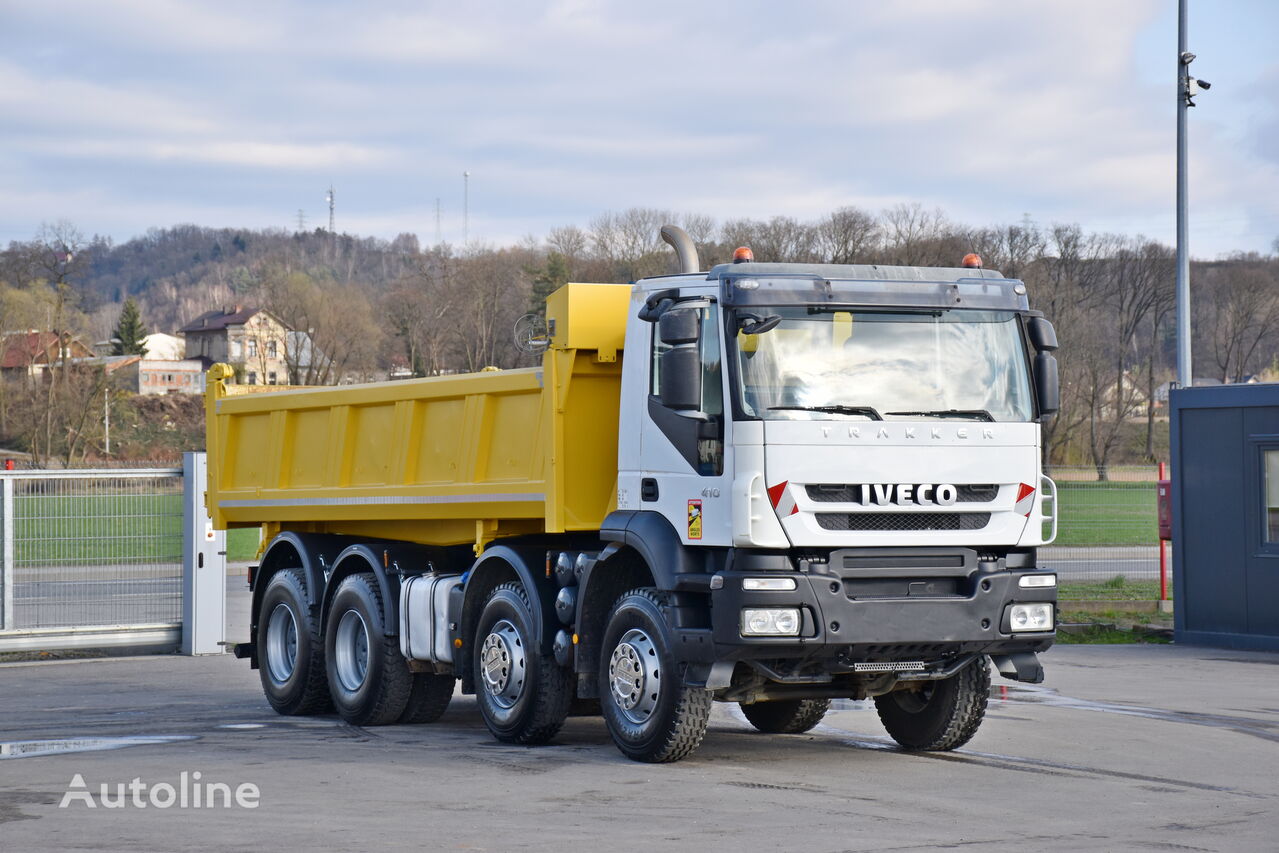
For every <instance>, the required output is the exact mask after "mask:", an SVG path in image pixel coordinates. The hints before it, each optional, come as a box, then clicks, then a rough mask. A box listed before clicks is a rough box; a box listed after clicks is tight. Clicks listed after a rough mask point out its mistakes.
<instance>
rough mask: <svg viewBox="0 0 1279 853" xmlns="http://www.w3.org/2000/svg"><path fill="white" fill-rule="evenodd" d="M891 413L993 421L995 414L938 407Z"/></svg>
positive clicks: (891, 413)
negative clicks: (929, 410)
mask: <svg viewBox="0 0 1279 853" xmlns="http://www.w3.org/2000/svg"><path fill="white" fill-rule="evenodd" d="M888 414H890V415H917V416H919V417H921V418H973V419H974V420H978V421H993V420H994V419H995V416H994V415H992V414H991V413H990V412H988V411H986V410H985V409H936V410H934V411H931V412H889V413H888Z"/></svg>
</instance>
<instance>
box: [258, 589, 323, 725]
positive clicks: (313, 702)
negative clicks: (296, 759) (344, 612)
mask: <svg viewBox="0 0 1279 853" xmlns="http://www.w3.org/2000/svg"><path fill="white" fill-rule="evenodd" d="M315 610H318V608H311V607H310V606H308V605H307V602H306V584H305V583H304V582H303V580H302V575H301V573H300V572H299V571H298V570H297V569H281V570H280V571H278V572H276V573H275V574H274V575H272V576H271V580H270V581H268V582H267V586H266V589H265V590H263V592H262V606H261V610H259V611H258V631H257V640H256V642H257V648H258V675H259V677H260V678H261V680H262V692H263V693H264V694H266V699H267V701H268V702H270V703H271V707H272V708H274V709H275V711H276V713H279V714H285V715H301V714H319V713H323V712H324V711H327V710H329V707H330V705H329V688H328V683H327V680H326V676H325V669H324V640H323V638H322V637H321V636H320V619H319V616H318V614H317V613H316V612H315Z"/></svg>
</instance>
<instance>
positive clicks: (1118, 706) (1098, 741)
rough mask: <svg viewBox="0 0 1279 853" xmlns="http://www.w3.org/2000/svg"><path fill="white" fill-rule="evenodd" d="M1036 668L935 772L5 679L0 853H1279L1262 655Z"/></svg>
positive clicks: (157, 676) (179, 692) (1268, 680)
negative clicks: (518, 735) (658, 758)
mask: <svg viewBox="0 0 1279 853" xmlns="http://www.w3.org/2000/svg"><path fill="white" fill-rule="evenodd" d="M232 589H233V590H234V592H235V594H234V596H233V597H232V600H231V602H230V603H229V606H228V616H229V621H230V622H231V623H232V625H231V626H230V630H229V634H228V636H229V637H230V638H232V639H236V638H239V637H240V636H241V635H242V634H243V632H244V631H245V628H246V617H247V608H246V606H245V602H246V599H247V596H245V595H244V594H243V592H242V589H243V579H232ZM1044 664H1045V667H1046V669H1047V674H1048V680H1047V682H1046V683H1045V684H1044V685H1041V686H1033V687H1032V686H1026V685H1018V684H1015V683H1012V682H1005V681H1002V680H1001V679H996V685H995V687H994V688H993V689H992V695H991V700H990V707H989V711H988V714H987V718H986V721H985V723H984V724H983V726H982V728H981V730H980V731H979V732H978V733H977V736H976V737H975V738H974V739H973V740H972V741H971V742H970V743H969V744H968V745H967V746H966V747H964V748H962V749H960V750H958V751H956V752H953V753H942V754H911V753H906V752H903V751H901V750H900V749H898V748H897V747H896V746H894V745H893V743H892V742H891V741H890V740H889V739H888V738H887V737H886V736H885V734H884V732H883V729H882V727H881V726H880V724H879V721H878V719H877V717H876V715H875V712H874V710H873V706H872V705H871V704H870V703H864V702H844V703H839V707H838V708H837V709H835V710H832V712H831V713H830V714H828V715H827V718H826V720H825V721H824V722H823V723H822V724H821V725H820V726H819V727H818V728H817V729H815V730H814V731H812V732H810V733H808V734H805V735H787V736H777V735H772V736H770V735H761V734H758V733H756V732H755V731H754V730H753V729H751V727H750V726H749V725H748V724H747V723H746V721H745V720H744V718H743V717H742V716H741V714H740V712H739V711H738V710H737V708H736V706H731V705H717V706H716V708H715V711H714V714H713V716H712V720H711V725H710V730H709V732H708V734H707V737H706V740H705V742H704V744H703V746H702V748H701V750H700V751H699V752H697V753H696V754H695V755H694V756H692V757H691V758H689V759H686V760H685V761H682V762H679V763H677V764H672V765H660V766H653V765H644V764H636V763H632V762H630V761H627V760H625V759H624V758H622V757H621V755H620V754H619V753H618V752H617V751H616V749H615V748H614V747H613V745H612V743H611V741H610V739H609V736H608V733H607V731H606V730H605V728H604V725H603V723H602V722H601V721H600V720H599V719H598V718H592V717H575V718H570V719H569V721H568V723H567V724H566V725H565V727H564V730H563V731H562V733H561V734H560V735H559V736H558V737H557V738H556V739H555V742H554V743H553V744H551V745H549V746H544V747H535V748H525V747H514V746H508V745H503V744H499V743H497V742H496V741H494V740H493V739H492V738H491V737H490V736H489V734H488V732H487V730H486V729H485V728H484V725H483V723H482V721H481V720H480V716H479V713H478V711H477V709H476V706H475V702H474V699H473V698H472V697H469V696H466V697H464V696H461V695H457V696H455V697H454V701H453V704H452V706H451V707H450V709H449V710H448V712H447V713H446V714H445V716H444V718H443V719H442V720H441V721H440V722H438V723H435V724H431V725H423V726H389V727H382V728H367V729H365V728H359V727H354V726H349V725H347V724H345V723H343V722H342V721H341V720H339V719H338V718H337V717H334V716H321V717H279V716H276V715H275V714H273V713H272V712H271V710H270V708H269V707H268V706H267V704H266V702H265V701H264V700H263V698H262V694H261V690H260V687H259V684H258V676H257V673H256V672H253V671H252V670H250V669H249V667H248V664H247V662H245V661H237V660H234V659H233V658H231V657H230V656H215V657H203V658H183V657H178V656H159V657H145V658H120V659H105V660H88V661H68V662H54V663H21V664H4V665H0V850H5V851H8V850H14V851H19V850H20V851H39V850H71V849H94V850H121V851H124V850H128V851H137V850H175V851H180V850H201V849H211V848H212V849H219V850H245V851H255V853H260V851H261V850H263V849H282V850H291V849H304V848H306V849H319V850H337V849H365V850H367V849H378V850H389V849H403V848H413V849H419V850H422V849H425V850H493V851H501V850H555V851H563V850H584V851H595V850H610V851H611V850H624V851H629V850H635V851H653V850H680V851H684V850H698V851H703V850H705V851H720V850H723V851H734V853H739V851H753V850H770V851H771V850H804V851H806V852H807V853H824V851H832V853H834V851H846V850H857V851H863V850H865V851H870V850H875V851H887V850H894V851H896V850H912V851H915V850H942V849H947V850H949V849H957V848H958V849H967V848H972V849H988V848H999V849H1008V850H1018V851H1039V850H1047V851H1077V850H1088V851H1093V850H1116V851H1118V850H1170V851H1171V850H1178V851H1205V850H1206V851H1240V850H1243V851H1253V850H1255V851H1271V850H1275V849H1276V848H1277V847H1279V842H1276V838H1279V809H1277V808H1276V806H1279V773H1276V772H1275V767H1276V765H1279V655H1273V654H1261V653H1242V652H1226V651H1218V650H1211V649H1195V648H1184V647H1177V646H1058V647H1056V648H1054V649H1052V650H1051V651H1049V652H1048V653H1047V654H1045V655H1044ZM1001 687H1003V688H1006V689H1004V690H1001ZM19 756H20V757H19ZM196 774H199V775H198V776H197V775H196ZM135 779H136V780H138V781H137V782H136V783H135V782H134V781H133V780H135ZM197 780H198V781H197ZM131 784H132V785H135V786H138V791H139V792H140V793H138V796H137V797H136V798H135V797H134V795H133V793H131V791H132V789H129V788H128V787H127V786H129V785H131ZM102 786H106V787H105V789H104V788H103V787H102ZM119 786H126V787H124V788H120V787H119ZM201 786H204V787H201ZM217 786H225V790H226V791H227V792H228V794H227V795H223V794H222V788H220V787H217ZM148 792H149V793H148ZM169 792H174V793H173V799H172V802H173V803H174V804H173V805H171V806H165V805H163V804H164V803H165V802H166V800H168V799H169ZM182 792H186V794H187V795H188V797H187V805H186V807H182V805H181V804H180V803H181V799H180V797H181V795H182ZM200 792H203V794H206V795H209V796H211V797H212V798H213V799H214V801H215V802H216V803H217V805H216V806H215V807H212V808H210V807H207V806H205V805H203V804H202V805H201V806H199V807H197V806H195V805H193V802H194V796H195V794H196V793H200ZM231 792H233V793H234V794H235V795H239V794H243V795H244V797H243V798H242V799H241V800H238V801H237V800H236V799H235V797H234V796H232V794H231ZM117 794H119V795H120V798H119V799H117ZM254 794H255V796H250V795H254ZM149 798H150V799H149ZM86 800H91V801H92V802H93V803H94V805H93V806H90V805H89V804H88V802H87V801H86ZM228 800H230V801H231V805H230V806H229V807H226V806H224V803H226V802H228ZM64 802H65V803H66V805H65V807H61V804H63V803H64ZM116 802H120V803H121V805H120V806H119V807H108V804H111V805H114V803H116ZM138 803H141V805H138Z"/></svg>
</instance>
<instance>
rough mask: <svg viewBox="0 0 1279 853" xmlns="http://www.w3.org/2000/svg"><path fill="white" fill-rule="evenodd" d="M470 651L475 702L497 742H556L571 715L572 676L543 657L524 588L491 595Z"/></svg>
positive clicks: (552, 659)
mask: <svg viewBox="0 0 1279 853" xmlns="http://www.w3.org/2000/svg"><path fill="white" fill-rule="evenodd" d="M472 649H473V651H472V659H471V667H472V672H474V673H475V682H476V690H475V698H476V700H477V704H478V705H479V706H480V716H482V717H483V718H484V724H485V725H486V726H488V729H489V731H490V732H492V733H493V737H495V738H497V739H498V740H500V741H504V742H506V743H523V744H538V743H546V742H547V741H548V740H550V739H551V738H553V737H555V735H556V734H557V733H558V732H559V730H560V727H561V726H563V725H564V718H565V717H567V716H568V709H569V705H570V704H571V703H572V701H573V687H572V683H571V680H570V673H569V671H568V670H567V669H565V668H564V667H562V666H560V665H559V664H557V663H556V662H555V656H554V655H549V654H542V652H541V649H540V647H539V645H538V642H537V636H536V635H535V634H534V631H533V609H532V607H531V606H530V605H529V600H528V595H527V594H526V593H525V592H524V587H523V585H521V584H519V583H506V584H502V585H501V586H499V587H498V588H497V589H495V590H493V592H492V594H491V595H490V596H489V598H488V601H486V602H485V603H484V609H483V610H482V611H481V612H480V620H479V623H478V625H477V629H476V632H475V642H474V643H473V644H472Z"/></svg>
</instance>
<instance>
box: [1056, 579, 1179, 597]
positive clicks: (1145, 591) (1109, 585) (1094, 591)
mask: <svg viewBox="0 0 1279 853" xmlns="http://www.w3.org/2000/svg"><path fill="white" fill-rule="evenodd" d="M1170 580H1171V579H1170ZM1172 597H1173V594H1172V583H1171V582H1170V583H1169V584H1168V598H1169V599H1171V598H1172ZM1057 598H1058V600H1060V601H1156V600H1158V598H1159V581H1157V580H1151V581H1147V580H1129V579H1128V578H1125V577H1124V576H1123V575H1115V576H1114V577H1113V578H1111V579H1109V580H1105V581H1097V582H1095V583H1094V582H1090V581H1089V582H1080V581H1067V582H1065V583H1062V584H1061V585H1060V586H1059V587H1058V588H1057Z"/></svg>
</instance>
